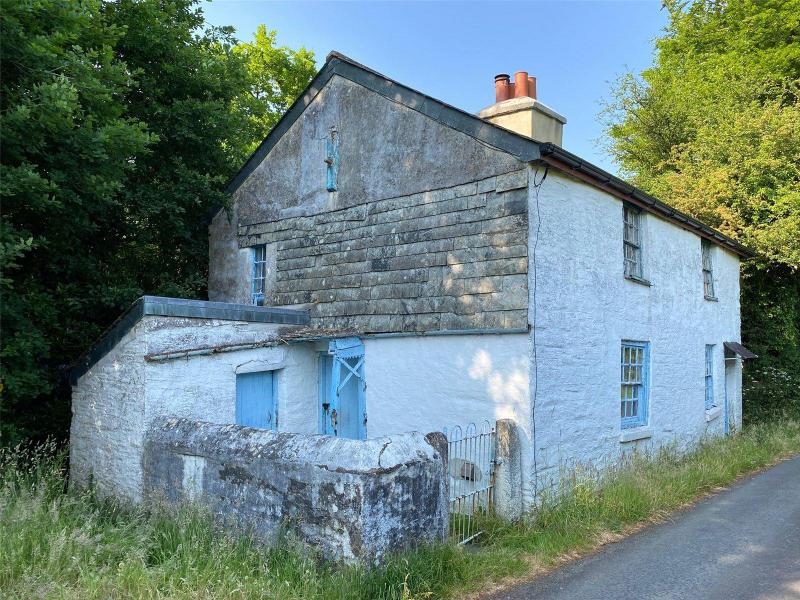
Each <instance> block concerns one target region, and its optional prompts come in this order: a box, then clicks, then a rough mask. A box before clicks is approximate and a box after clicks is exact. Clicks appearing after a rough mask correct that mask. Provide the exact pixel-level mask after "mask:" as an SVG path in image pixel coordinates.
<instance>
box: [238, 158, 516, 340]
mask: <svg viewBox="0 0 800 600" xmlns="http://www.w3.org/2000/svg"><path fill="white" fill-rule="evenodd" d="M527 187H528V174H527V170H524V169H523V170H520V171H512V172H510V173H506V174H504V175H498V176H496V177H489V178H487V179H482V180H480V181H474V182H471V183H467V184H463V185H459V186H455V187H448V188H443V189H437V190H431V191H427V192H422V193H417V194H412V195H410V196H402V197H397V198H389V199H383V200H375V201H369V202H366V203H364V204H360V205H357V206H352V207H348V208H344V209H340V210H334V211H331V212H325V213H321V214H317V215H312V216H297V217H289V218H284V219H280V220H276V221H270V222H264V223H253V224H241V223H240V225H239V228H238V239H239V247H240V248H246V247H250V246H253V245H257V244H267V248H268V254H269V256H270V257H271V258H270V262H272V261H274V264H275V266H276V274H275V278H274V281H272V282H270V284H271V285H269V286H268V287H270V288H271V289H269V290H268V294H267V298H266V304H270V305H274V306H286V305H296V304H308V303H313V304H314V306H313V307H312V309H311V317H312V325H313V326H316V327H325V328H336V329H350V330H356V331H360V332H384V331H431V330H463V329H486V328H504V329H514V328H525V327H527V324H528V315H527V308H528V283H527V272H528V190H527Z"/></svg>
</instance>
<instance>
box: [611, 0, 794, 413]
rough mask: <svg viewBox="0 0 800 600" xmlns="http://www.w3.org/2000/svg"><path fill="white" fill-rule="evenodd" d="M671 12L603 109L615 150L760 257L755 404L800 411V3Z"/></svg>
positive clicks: (730, 3)
mask: <svg viewBox="0 0 800 600" xmlns="http://www.w3.org/2000/svg"><path fill="white" fill-rule="evenodd" d="M665 9H666V10H667V11H668V12H669V17H670V21H669V25H668V26H667V27H666V30H665V32H664V35H663V36H662V37H661V38H659V39H658V40H657V41H656V45H655V49H656V53H655V61H654V65H653V66H652V67H651V68H650V69H647V70H645V71H644V72H642V73H641V74H638V75H637V74H627V75H624V76H623V77H622V78H620V80H619V81H618V82H617V84H616V86H615V90H614V94H613V97H612V99H611V101H610V102H609V103H608V104H607V105H606V107H605V110H604V113H603V114H604V116H605V118H606V122H607V126H608V133H609V134H610V136H609V137H610V144H609V150H610V151H611V152H612V154H613V156H614V157H615V158H616V160H617V162H618V163H619V165H620V167H621V169H622V171H623V173H624V174H625V175H627V176H629V177H630V178H631V179H632V180H633V181H634V182H635V183H636V184H637V185H639V186H640V187H642V188H644V189H646V190H647V191H649V192H651V193H652V194H654V195H656V196H658V197H661V198H664V199H665V200H667V201H669V202H670V203H671V204H673V205H674V206H676V207H677V208H680V209H682V210H684V211H686V212H688V213H690V214H692V215H694V216H696V217H698V218H700V219H702V220H703V221H705V222H707V223H709V224H710V225H712V226H714V227H717V228H719V229H720V230H721V231H723V232H724V233H726V234H728V235H730V236H732V237H734V238H736V239H738V240H739V241H741V242H743V243H744V244H746V245H748V246H750V247H752V248H753V249H755V250H756V251H757V252H758V254H759V257H758V259H756V260H755V261H752V262H751V263H749V264H747V265H745V271H744V277H743V297H742V313H743V323H742V330H743V335H744V338H745V341H746V342H747V343H748V344H750V345H751V346H753V348H754V350H756V351H757V352H758V353H759V354H761V355H762V358H761V359H760V360H759V361H758V363H756V364H755V365H753V367H754V368H751V369H749V370H748V372H747V373H748V376H749V379H748V380H747V387H746V391H747V392H748V397H747V398H746V401H747V404H748V405H749V407H750V408H752V409H754V410H761V409H763V408H764V407H765V406H769V407H774V406H775V404H776V403H778V402H779V398H780V397H783V400H781V402H782V403H783V405H786V404H787V402H788V403H789V404H791V403H792V402H794V403H795V405H794V408H795V409H796V410H798V411H800V397H798V396H800V392H798V391H797V390H798V389H800V350H798V343H799V341H800V295H798V294H797V291H798V290H799V289H800V284H799V283H798V277H800V275H798V272H799V270H800V1H799V0H763V1H761V0H693V1H681V0H667V1H666V2H665ZM782 382H783V383H782ZM784 383H785V385H784ZM793 386H794V389H792V388H793ZM776 390H785V391H786V393H785V394H784V393H783V392H780V393H778V391H776Z"/></svg>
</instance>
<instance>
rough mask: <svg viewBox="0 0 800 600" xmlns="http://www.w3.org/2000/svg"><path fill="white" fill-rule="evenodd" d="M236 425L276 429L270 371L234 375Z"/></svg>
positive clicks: (275, 411)
mask: <svg viewBox="0 0 800 600" xmlns="http://www.w3.org/2000/svg"><path fill="white" fill-rule="evenodd" d="M236 424H237V425H245V426H247V427H258V428H260V429H277V428H278V412H277V408H276V405H275V381H274V377H273V372H272V371H260V372H257V373H239V374H238V375H236Z"/></svg>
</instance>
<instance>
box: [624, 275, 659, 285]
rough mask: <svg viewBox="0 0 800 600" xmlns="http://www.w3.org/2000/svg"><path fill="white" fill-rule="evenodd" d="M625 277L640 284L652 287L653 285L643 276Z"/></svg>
mask: <svg viewBox="0 0 800 600" xmlns="http://www.w3.org/2000/svg"><path fill="white" fill-rule="evenodd" d="M625 279H627V280H628V281H632V282H633V283H638V284H639V285H646V286H647V287H651V286H652V285H653V284H652V283H650V282H649V281H647V279H642V278H641V277H635V276H633V275H625Z"/></svg>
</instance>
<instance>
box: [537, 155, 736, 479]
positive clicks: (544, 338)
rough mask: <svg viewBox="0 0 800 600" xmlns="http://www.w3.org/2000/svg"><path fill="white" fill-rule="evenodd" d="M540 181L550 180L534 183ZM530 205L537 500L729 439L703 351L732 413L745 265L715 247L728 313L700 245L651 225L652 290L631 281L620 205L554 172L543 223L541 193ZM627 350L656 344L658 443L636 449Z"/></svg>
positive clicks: (662, 224) (648, 218) (660, 223)
mask: <svg viewBox="0 0 800 600" xmlns="http://www.w3.org/2000/svg"><path fill="white" fill-rule="evenodd" d="M534 170H535V169H534ZM542 174H543V172H542V170H541V169H540V170H539V172H538V173H537V175H536V181H540V179H541V177H542ZM530 179H531V181H533V179H534V178H533V177H530ZM530 196H531V217H530V244H531V248H530V253H529V256H530V261H529V264H530V269H529V290H530V295H531V303H532V309H531V310H530V311H529V315H530V316H529V318H530V320H531V321H532V323H533V325H534V328H535V356H536V357H538V369H534V370H533V372H532V378H533V377H535V376H536V375H538V386H535V385H534V379H532V381H531V389H532V390H534V388H535V391H536V393H535V399H534V401H535V423H536V467H535V469H534V473H531V478H532V479H533V477H534V475H535V474H536V475H538V477H539V478H540V480H542V481H541V483H540V485H539V486H538V487H537V491H541V489H542V485H544V484H545V483H546V482H547V481H551V482H552V481H555V480H557V479H558V473H559V471H560V469H564V468H566V469H570V468H572V467H573V466H575V465H576V464H584V465H586V464H593V465H598V466H599V465H602V464H603V463H604V462H606V461H611V462H613V461H616V460H617V459H618V458H619V456H620V455H621V453H623V452H625V451H627V450H630V449H632V448H634V447H640V448H641V447H643V448H653V447H656V446H660V445H664V444H670V443H677V444H678V445H680V446H683V447H686V446H689V445H691V444H692V443H695V442H696V441H697V440H698V439H699V438H701V437H702V436H703V435H704V434H707V433H709V434H719V433H721V432H722V430H723V423H724V422H723V418H722V416H721V415H720V416H718V417H716V418H714V419H713V420H711V421H710V422H709V421H707V414H706V410H705V405H704V394H705V391H704V390H705V380H704V365H705V363H704V360H705V345H706V344H714V345H715V348H714V351H715V355H714V384H715V387H714V392H715V398H716V402H717V405H718V406H722V404H723V398H724V389H725V388H724V386H725V377H724V357H723V346H722V344H723V342H725V341H735V340H739V339H740V338H739V336H740V331H739V260H738V257H737V256H735V255H733V254H732V253H730V252H728V251H726V250H723V249H722V248H720V247H714V251H713V262H714V279H715V291H716V296H717V297H718V299H719V301H718V302H712V301H708V300H705V299H704V297H703V279H702V271H701V251H700V238H699V237H698V236H697V235H696V234H694V233H691V232H689V231H687V230H684V229H682V228H680V227H678V226H676V225H673V224H671V223H669V222H667V221H665V220H662V219H659V218H658V217H656V216H655V215H652V214H649V213H647V214H644V221H643V223H644V230H645V235H644V277H645V278H647V279H649V280H650V281H651V282H652V286H651V287H647V286H644V285H641V284H638V283H634V282H631V281H628V280H626V279H625V278H624V276H623V262H622V252H623V249H622V246H623V242H622V202H621V201H620V200H618V199H616V198H614V197H613V196H611V195H609V194H606V193H604V192H602V191H600V190H597V189H595V188H593V187H591V186H588V185H586V184H583V183H581V182H579V181H577V180H573V179H571V178H568V177H566V176H563V175H561V174H559V173H558V172H555V171H553V170H551V171H550V173H549V174H548V177H547V179H546V180H545V182H544V184H543V185H542V187H541V190H540V193H539V198H538V206H539V210H540V211H541V213H540V214H541V222H540V223H539V222H537V217H536V215H537V212H536V211H537V201H536V193H535V190H534V188H533V187H531V193H530ZM537 229H538V230H539V241H538V244H536V243H535V240H536V235H537ZM534 245H535V246H536V248H535V256H534ZM534 276H535V279H536V282H535V285H534ZM534 307H535V308H534ZM531 338H532V340H533V339H534V335H533V334H532V335H531ZM623 339H627V340H637V341H649V342H650V398H649V423H648V427H649V430H650V431H651V433H652V435H651V436H650V437H649V438H645V439H642V440H640V441H633V442H627V443H624V442H621V440H620V435H621V433H622V431H621V428H620V344H621V340H623ZM731 379H737V381H735V382H734V383H736V384H737V385H736V386H735V388H736V390H735V393H734V394H730V393H729V402H730V406H731V410H732V411H733V413H734V414H735V415H736V417H735V418H736V419H739V421H738V422H739V423H740V422H741V421H740V419H741V417H740V415H741V395H740V390H741V383H740V381H741V373H740V372H737V375H736V377H733V378H731ZM708 416H709V417H711V416H713V415H708Z"/></svg>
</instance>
